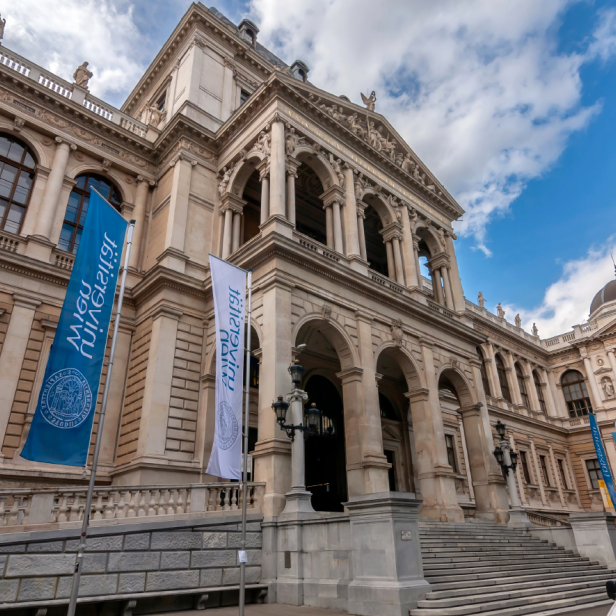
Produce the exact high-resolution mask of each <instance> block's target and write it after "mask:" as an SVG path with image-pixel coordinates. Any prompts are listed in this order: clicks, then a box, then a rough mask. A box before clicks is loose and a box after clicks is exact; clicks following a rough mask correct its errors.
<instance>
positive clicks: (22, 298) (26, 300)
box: [12, 293, 42, 310]
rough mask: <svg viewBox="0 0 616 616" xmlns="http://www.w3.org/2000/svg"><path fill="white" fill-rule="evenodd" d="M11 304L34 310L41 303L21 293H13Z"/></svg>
mask: <svg viewBox="0 0 616 616" xmlns="http://www.w3.org/2000/svg"><path fill="white" fill-rule="evenodd" d="M12 295H13V304H14V305H15V306H19V307H20V308H28V309H30V310H36V309H37V308H38V307H39V306H40V305H41V304H42V302H41V301H40V300H38V299H37V298H35V297H31V296H30V295H23V294H22V293H13V294H12Z"/></svg>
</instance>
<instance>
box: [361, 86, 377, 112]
mask: <svg viewBox="0 0 616 616" xmlns="http://www.w3.org/2000/svg"><path fill="white" fill-rule="evenodd" d="M360 94H361V100H362V101H364V105H366V108H367V109H368V111H374V109H375V107H376V92H375V91H374V90H372V92H371V94H370V96H369V97H366V96H365V95H364V93H363V92H360Z"/></svg>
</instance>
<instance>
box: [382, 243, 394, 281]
mask: <svg viewBox="0 0 616 616" xmlns="http://www.w3.org/2000/svg"><path fill="white" fill-rule="evenodd" d="M385 250H386V252H387V275H388V276H389V277H390V278H391V279H392V280H395V279H396V265H395V263H394V250H393V248H392V246H391V240H387V241H386V242H385Z"/></svg>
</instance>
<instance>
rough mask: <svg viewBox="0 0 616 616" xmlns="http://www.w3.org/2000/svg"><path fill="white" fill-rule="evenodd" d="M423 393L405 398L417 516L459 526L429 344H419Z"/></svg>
mask: <svg viewBox="0 0 616 616" xmlns="http://www.w3.org/2000/svg"><path fill="white" fill-rule="evenodd" d="M420 344H421V352H422V358H423V365H424V371H425V381H426V385H427V389H422V388H418V389H415V390H414V391H412V392H409V393H407V394H405V395H406V397H407V398H408V399H409V402H410V404H411V417H412V419H413V432H414V436H415V447H416V450H417V466H418V469H417V471H418V473H417V474H418V478H419V484H420V487H421V496H422V498H423V504H422V506H421V508H420V514H421V515H422V516H423V517H425V518H428V519H431V520H438V521H441V522H462V521H463V520H464V514H463V512H462V509H461V508H460V506H459V505H458V498H457V495H456V487H455V482H454V473H453V469H452V468H451V466H450V465H449V463H448V461H447V449H446V446H445V432H444V429H443V416H442V413H441V407H440V401H439V396H438V383H437V381H436V370H435V368H434V356H433V352H432V343H431V342H429V341H427V340H423V339H422V340H421V341H420Z"/></svg>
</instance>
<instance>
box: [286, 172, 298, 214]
mask: <svg viewBox="0 0 616 616" xmlns="http://www.w3.org/2000/svg"><path fill="white" fill-rule="evenodd" d="M296 177H297V172H296V170H295V169H291V168H288V167H287V218H288V219H289V222H290V223H291V224H292V225H294V224H295V178H296Z"/></svg>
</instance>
